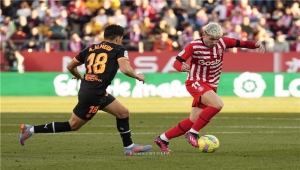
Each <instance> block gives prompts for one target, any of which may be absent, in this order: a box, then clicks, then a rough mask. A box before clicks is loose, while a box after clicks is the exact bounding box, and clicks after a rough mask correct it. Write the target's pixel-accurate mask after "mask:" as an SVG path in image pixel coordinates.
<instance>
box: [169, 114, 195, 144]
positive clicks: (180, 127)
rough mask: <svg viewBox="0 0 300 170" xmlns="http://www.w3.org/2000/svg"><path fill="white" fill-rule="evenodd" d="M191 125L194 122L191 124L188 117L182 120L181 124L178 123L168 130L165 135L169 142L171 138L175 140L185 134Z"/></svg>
mask: <svg viewBox="0 0 300 170" xmlns="http://www.w3.org/2000/svg"><path fill="white" fill-rule="evenodd" d="M193 124H194V122H192V121H191V120H190V118H189V117H188V118H186V119H184V120H182V121H181V122H179V123H178V124H177V125H176V126H175V127H173V128H172V129H170V130H168V131H167V132H166V133H165V135H166V137H167V138H168V139H169V140H170V139H172V138H176V137H178V136H181V135H183V134H185V132H187V131H188V130H189V129H190V128H191V127H192V126H193Z"/></svg>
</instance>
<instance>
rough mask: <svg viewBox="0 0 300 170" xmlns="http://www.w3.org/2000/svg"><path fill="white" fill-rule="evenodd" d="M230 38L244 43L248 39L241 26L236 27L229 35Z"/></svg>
mask: <svg viewBox="0 0 300 170" xmlns="http://www.w3.org/2000/svg"><path fill="white" fill-rule="evenodd" d="M246 34H247V33H246ZM228 37H231V38H235V39H239V40H243V41H245V40H247V37H244V35H243V32H242V27H241V26H240V25H235V26H234V29H233V31H232V32H229V33H228Z"/></svg>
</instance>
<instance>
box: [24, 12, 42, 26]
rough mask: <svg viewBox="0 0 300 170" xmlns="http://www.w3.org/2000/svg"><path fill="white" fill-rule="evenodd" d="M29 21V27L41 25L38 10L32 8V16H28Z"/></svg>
mask: <svg viewBox="0 0 300 170" xmlns="http://www.w3.org/2000/svg"><path fill="white" fill-rule="evenodd" d="M27 23H28V25H29V28H33V27H36V26H38V25H39V23H40V19H39V17H38V12H37V10H36V9H32V11H31V14H30V16H29V17H28V18H27Z"/></svg>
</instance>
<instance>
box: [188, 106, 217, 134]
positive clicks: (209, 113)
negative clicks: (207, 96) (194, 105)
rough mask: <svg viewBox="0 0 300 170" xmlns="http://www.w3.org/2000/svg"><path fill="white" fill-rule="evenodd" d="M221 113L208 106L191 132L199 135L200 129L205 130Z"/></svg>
mask: <svg viewBox="0 0 300 170" xmlns="http://www.w3.org/2000/svg"><path fill="white" fill-rule="evenodd" d="M219 112H220V110H219V109H217V108H215V107H212V106H207V107H206V108H205V109H203V110H202V112H201V113H200V115H199V117H198V118H197V120H196V122H195V123H194V125H193V126H192V128H191V130H190V131H191V132H193V133H197V132H198V133H199V131H200V129H202V128H204V127H205V126H206V125H207V124H208V123H209V121H210V119H211V118H212V117H214V116H215V115H216V114H217V113H219ZM198 133H197V134H198Z"/></svg>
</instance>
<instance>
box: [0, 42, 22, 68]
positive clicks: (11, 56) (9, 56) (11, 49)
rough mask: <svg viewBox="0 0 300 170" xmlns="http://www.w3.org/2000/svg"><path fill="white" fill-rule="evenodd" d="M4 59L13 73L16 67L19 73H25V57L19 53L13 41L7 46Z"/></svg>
mask: <svg viewBox="0 0 300 170" xmlns="http://www.w3.org/2000/svg"><path fill="white" fill-rule="evenodd" d="M4 58H5V59H6V61H7V62H8V66H9V68H8V69H9V70H11V71H13V70H14V69H15V68H14V67H15V66H16V67H17V71H18V72H19V73H24V65H23V62H24V57H23V56H22V55H21V54H20V53H19V51H18V49H17V47H16V46H15V45H14V43H13V41H12V40H8V41H7V44H6V45H5V48H4ZM15 63H16V64H15Z"/></svg>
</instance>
